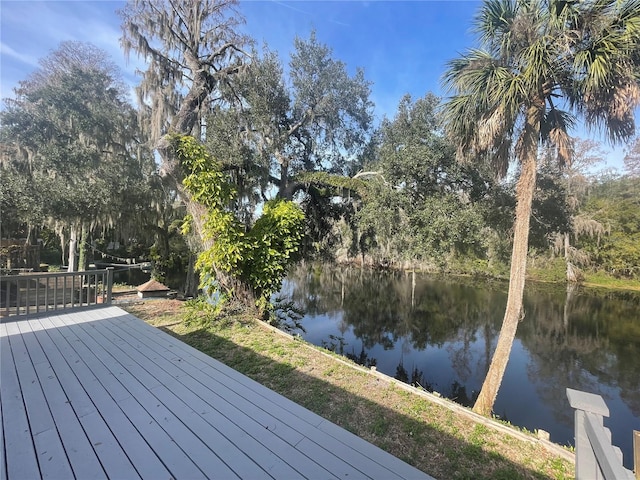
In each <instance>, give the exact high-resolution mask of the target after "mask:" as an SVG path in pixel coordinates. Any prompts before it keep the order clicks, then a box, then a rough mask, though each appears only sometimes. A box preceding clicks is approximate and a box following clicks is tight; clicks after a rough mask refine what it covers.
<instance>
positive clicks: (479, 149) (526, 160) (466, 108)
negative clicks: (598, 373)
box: [445, 0, 640, 414]
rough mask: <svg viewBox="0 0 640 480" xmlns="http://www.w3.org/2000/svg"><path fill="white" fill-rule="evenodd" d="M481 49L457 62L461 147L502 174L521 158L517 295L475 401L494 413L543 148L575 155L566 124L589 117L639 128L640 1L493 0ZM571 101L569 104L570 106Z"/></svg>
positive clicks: (623, 130) (449, 76)
mask: <svg viewBox="0 0 640 480" xmlns="http://www.w3.org/2000/svg"><path fill="white" fill-rule="evenodd" d="M476 31H477V32H478V33H479V35H480V42H481V46H482V48H483V49H475V50H471V51H469V52H468V53H466V54H464V55H463V56H462V57H460V58H459V59H456V60H452V61H451V62H449V65H448V69H447V72H446V74H445V83H446V85H447V86H448V87H449V88H450V90H451V91H452V93H453V96H452V98H450V99H449V100H448V101H447V103H446V105H445V112H446V117H447V131H448V132H449V134H450V136H451V138H452V139H455V141H456V142H457V143H458V145H459V152H460V154H461V155H462V156H466V157H470V158H478V157H480V158H484V159H487V160H489V161H490V162H492V164H493V166H494V169H495V172H496V174H498V175H504V174H506V172H507V167H508V165H509V161H510V160H511V159H514V158H515V159H516V160H517V161H518V162H519V164H520V173H519V177H518V183H517V187H516V199H517V205H516V215H515V222H514V237H513V238H514V242H513V251H512V257H511V273H510V282H509V294H508V300H507V307H506V311H505V316H504V321H503V325H502V329H501V333H500V337H499V339H498V344H497V347H496V350H495V353H494V356H493V360H492V362H491V366H490V368H489V371H488V373H487V377H486V379H485V381H484V384H483V386H482V389H481V391H480V394H479V396H478V399H477V401H476V403H475V405H474V410H475V411H476V412H479V413H482V414H489V413H490V412H491V409H492V408H493V404H494V402H495V398H496V396H497V393H498V389H499V388H500V384H501V382H502V377H503V375H504V371H505V369H506V366H507V362H508V360H509V354H510V351H511V346H512V344H513V339H514V337H515V333H516V329H517V326H518V323H519V321H520V319H521V318H522V316H523V310H522V297H523V292H524V282H525V273H526V263H527V251H528V236H529V225H530V217H531V205H532V200H533V195H534V191H535V186H536V172H537V164H538V149H539V147H540V146H542V145H551V146H553V147H554V148H555V149H556V152H557V157H558V161H560V162H564V163H567V162H570V161H571V157H572V152H571V142H570V137H569V134H568V130H569V129H570V128H571V127H572V126H573V124H574V123H575V121H576V117H575V116H576V115H579V116H581V117H582V118H583V119H584V120H585V122H586V123H587V124H588V125H589V126H592V127H601V128H602V129H603V130H604V131H605V132H606V133H607V134H608V135H609V138H610V139H611V141H612V142H618V141H625V140H627V139H629V138H630V137H631V136H632V135H633V134H634V116H633V115H634V108H635V107H636V106H637V105H638V103H639V102H640V88H639V85H638V80H637V71H638V65H639V63H640V58H639V56H638V51H640V9H639V8H638V5H637V2H636V1H634V0H628V1H617V0H604V1H599V2H566V1H562V0H549V1H541V0H531V1H526V2H522V1H517V0H485V2H484V3H483V5H482V7H481V8H480V11H479V14H478V16H477V17H476ZM565 105H566V107H567V108H568V110H562V109H561V106H565Z"/></svg>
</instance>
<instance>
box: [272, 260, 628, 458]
mask: <svg viewBox="0 0 640 480" xmlns="http://www.w3.org/2000/svg"><path fill="white" fill-rule="evenodd" d="M506 291H507V285H506V283H504V282H493V281H482V282H477V281H475V282H474V281H471V280H466V279H461V278H445V277H433V276H428V275H420V274H416V275H412V274H411V273H408V274H405V273H393V272H376V271H369V270H362V269H359V268H355V267H354V268H343V269H338V268H335V267H329V266H320V265H304V266H301V267H298V268H297V269H296V270H295V271H293V272H292V273H291V274H290V275H289V277H288V278H287V279H286V280H285V282H284V284H283V288H282V291H281V295H282V296H283V297H284V298H285V299H287V300H291V301H293V302H294V303H295V304H296V305H297V307H299V308H300V309H302V310H303V311H304V312H305V314H304V317H303V318H302V320H301V321H300V323H301V324H302V326H303V327H304V329H305V330H306V332H305V333H302V336H303V337H304V338H305V339H306V340H307V341H309V342H311V343H314V344H316V345H322V346H325V347H327V348H331V349H332V350H335V351H337V352H339V353H342V354H344V355H347V356H349V357H351V358H353V359H355V360H357V361H359V362H360V363H363V364H365V365H372V364H375V365H376V366H377V369H378V370H379V371H381V372H384V373H386V374H388V375H390V376H393V377H396V378H400V379H402V380H405V381H408V382H410V383H411V382H412V381H413V382H414V383H415V382H417V383H419V384H420V385H421V386H423V387H425V388H427V389H429V390H434V391H437V392H439V393H441V394H442V395H445V396H447V397H450V398H454V399H456V401H458V402H459V403H462V404H465V405H471V404H472V403H473V401H474V399H475V397H476V396H477V393H478V391H479V389H480V387H481V386H482V381H483V379H484V375H485V373H486V371H487V369H488V366H489V363H490V361H491V355H492V353H493V350H494V348H495V344H496V342H497V338H498V333H499V331H500V324H501V322H502V317H503V314H504V307H505V304H506V299H507V293H506ZM524 306H525V318H524V319H523V320H522V322H521V323H520V325H519V327H518V332H517V335H516V340H515V341H514V344H513V349H512V352H511V357H510V360H509V365H508V367H507V371H506V372H505V376H504V380H503V382H502V386H501V388H500V392H499V394H498V398H497V400H496V403H495V406H494V411H495V413H496V414H497V415H498V416H500V417H501V418H503V419H505V420H508V421H510V422H511V423H513V424H515V425H518V426H521V427H525V428H527V429H529V430H534V429H542V430H546V431H547V432H549V433H550V435H551V440H552V441H554V442H556V443H559V444H563V445H573V428H574V426H573V410H572V409H571V407H570V406H569V404H568V401H567V397H566V393H565V388H566V387H570V388H574V389H578V390H583V391H586V392H591V393H596V394H598V395H601V396H602V397H603V398H604V400H605V402H606V403H607V405H608V407H609V410H610V413H611V415H610V418H608V419H606V418H605V426H608V427H609V428H610V429H611V431H612V441H613V443H614V444H615V445H617V446H618V447H620V448H621V449H622V451H623V454H624V463H625V466H626V467H627V468H631V467H632V463H633V457H632V448H633V447H632V430H634V429H635V430H640V293H635V292H613V291H605V290H600V289H586V288H578V289H576V290H574V291H571V292H567V291H566V289H565V287H564V285H562V286H559V285H544V284H534V283H531V282H530V283H528V284H527V287H526V290H525V299H524Z"/></svg>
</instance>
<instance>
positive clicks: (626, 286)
mask: <svg viewBox="0 0 640 480" xmlns="http://www.w3.org/2000/svg"><path fill="white" fill-rule="evenodd" d="M584 284H585V285H587V286H589V287H605V288H615V289H620V290H640V280H630V279H623V278H615V277H612V276H611V275H607V274H606V273H603V272H595V273H586V274H585V279H584Z"/></svg>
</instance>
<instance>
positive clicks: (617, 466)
mask: <svg viewBox="0 0 640 480" xmlns="http://www.w3.org/2000/svg"><path fill="white" fill-rule="evenodd" d="M567 398H568V399H569V404H570V405H571V407H572V408H574V409H575V438H576V480H583V479H584V480H587V479H588V480H634V478H635V477H634V475H633V472H631V471H630V470H627V469H626V468H624V467H623V466H622V452H621V451H620V449H619V448H618V447H615V446H613V445H611V431H610V430H609V429H608V428H605V427H604V425H603V423H602V419H603V417H608V416H609V408H608V407H607V404H606V403H605V402H604V400H603V399H602V397H601V396H600V395H595V394H593V393H586V392H581V391H579V390H572V389H570V388H567ZM637 467H638V465H636V468H637Z"/></svg>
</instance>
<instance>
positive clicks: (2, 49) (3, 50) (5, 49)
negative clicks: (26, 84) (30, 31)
mask: <svg viewBox="0 0 640 480" xmlns="http://www.w3.org/2000/svg"><path fill="white" fill-rule="evenodd" d="M0 54H1V55H3V56H5V55H6V56H7V57H11V58H13V59H15V60H18V61H19V62H22V63H24V64H26V65H29V66H30V67H36V68H37V67H38V59H37V58H35V57H33V56H31V55H26V54H24V53H19V52H16V51H15V50H14V49H13V48H11V47H10V46H9V45H7V44H6V43H4V42H2V41H0Z"/></svg>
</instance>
